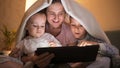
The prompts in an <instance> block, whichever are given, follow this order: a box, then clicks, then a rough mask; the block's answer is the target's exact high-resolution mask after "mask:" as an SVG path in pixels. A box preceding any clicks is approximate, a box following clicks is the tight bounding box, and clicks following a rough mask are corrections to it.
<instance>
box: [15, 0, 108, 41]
mask: <svg viewBox="0 0 120 68" xmlns="http://www.w3.org/2000/svg"><path fill="white" fill-rule="evenodd" d="M61 1H62V4H63V7H64V8H65V11H66V12H67V13H68V14H69V15H70V16H72V17H73V18H75V19H76V20H78V21H79V22H80V24H81V25H83V27H85V29H86V30H87V32H88V33H89V34H90V35H92V36H94V37H96V38H100V39H102V40H104V41H106V42H107V43H110V41H109V39H108V38H107V36H106V34H105V33H104V31H103V30H102V29H101V28H100V26H99V24H98V22H97V21H96V19H95V18H94V17H93V15H92V14H91V13H90V12H88V11H87V10H86V9H85V8H83V7H82V6H81V5H80V4H78V3H76V1H74V0H61ZM51 2H52V0H38V1H37V2H36V3H35V4H33V5H32V6H31V7H30V8H29V9H28V10H27V12H26V13H25V15H24V17H23V19H22V22H21V25H20V27H19V30H18V34H17V41H16V42H19V41H20V40H21V39H22V38H23V37H24V36H25V25H26V22H27V20H28V19H29V18H30V17H31V16H32V15H33V14H35V13H37V12H39V11H40V10H42V9H44V8H46V7H48V6H49V5H50V4H51Z"/></svg>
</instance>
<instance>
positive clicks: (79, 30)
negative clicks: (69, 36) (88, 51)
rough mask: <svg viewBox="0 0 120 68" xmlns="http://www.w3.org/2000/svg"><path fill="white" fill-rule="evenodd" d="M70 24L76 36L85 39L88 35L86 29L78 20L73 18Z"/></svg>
mask: <svg viewBox="0 0 120 68" xmlns="http://www.w3.org/2000/svg"><path fill="white" fill-rule="evenodd" d="M70 26H71V30H72V33H73V35H74V36H75V38H77V39H83V38H84V37H85V36H86V30H85V29H84V27H83V26H82V25H81V24H80V23H79V22H78V21H77V20H75V19H73V18H71V24H70Z"/></svg>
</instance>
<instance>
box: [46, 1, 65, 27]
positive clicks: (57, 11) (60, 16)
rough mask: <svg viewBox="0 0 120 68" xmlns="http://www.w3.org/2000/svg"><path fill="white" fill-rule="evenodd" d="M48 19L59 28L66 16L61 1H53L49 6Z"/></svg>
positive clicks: (51, 24) (52, 25)
mask: <svg viewBox="0 0 120 68" xmlns="http://www.w3.org/2000/svg"><path fill="white" fill-rule="evenodd" d="M46 13H47V21H48V22H49V24H50V26H51V27H53V28H59V27H60V26H61V25H62V23H63V21H64V18H65V11H64V8H63V6H62V4H61V3H53V4H51V5H50V6H49V7H48V8H47V12H46Z"/></svg>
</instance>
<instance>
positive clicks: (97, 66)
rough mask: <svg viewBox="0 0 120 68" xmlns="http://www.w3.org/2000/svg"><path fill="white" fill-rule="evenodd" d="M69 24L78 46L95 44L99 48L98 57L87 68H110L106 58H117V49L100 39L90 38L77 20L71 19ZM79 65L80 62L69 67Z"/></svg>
mask: <svg viewBox="0 0 120 68" xmlns="http://www.w3.org/2000/svg"><path fill="white" fill-rule="evenodd" d="M70 22H71V23H70V27H71V30H72V33H73V35H74V37H75V38H76V39H77V40H78V41H77V43H78V44H77V45H78V46H90V45H96V44H99V46H100V56H98V57H97V58H96V61H94V62H92V63H90V64H89V65H88V66H87V68H110V59H109V57H106V56H111V57H114V56H117V55H118V53H117V52H116V51H117V49H116V48H115V47H113V46H112V45H108V44H107V43H106V42H104V41H102V40H101V39H98V38H95V37H93V36H91V35H90V34H89V33H88V32H87V31H86V30H85V28H84V27H83V26H82V25H81V24H80V22H78V21H77V20H75V19H73V18H71V19H70ZM101 44H102V45H101ZM103 47H105V49H102V48H103ZM103 55H105V56H103ZM80 64H82V62H80V63H73V64H71V67H78V66H80Z"/></svg>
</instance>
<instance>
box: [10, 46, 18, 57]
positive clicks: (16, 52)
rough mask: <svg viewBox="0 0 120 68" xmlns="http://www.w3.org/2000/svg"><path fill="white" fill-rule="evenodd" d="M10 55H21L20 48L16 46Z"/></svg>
mask: <svg viewBox="0 0 120 68" xmlns="http://www.w3.org/2000/svg"><path fill="white" fill-rule="evenodd" d="M9 56H11V57H15V58H18V57H19V56H20V49H18V48H14V49H13V50H12V52H11V53H10V54H9Z"/></svg>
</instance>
